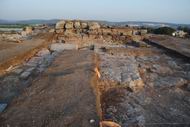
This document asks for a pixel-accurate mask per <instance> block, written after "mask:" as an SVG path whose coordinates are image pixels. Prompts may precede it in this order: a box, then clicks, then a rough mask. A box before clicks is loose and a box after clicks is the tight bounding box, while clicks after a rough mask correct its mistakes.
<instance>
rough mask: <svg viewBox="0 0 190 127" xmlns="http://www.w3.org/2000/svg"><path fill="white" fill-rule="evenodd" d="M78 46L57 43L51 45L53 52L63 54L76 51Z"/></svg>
mask: <svg viewBox="0 0 190 127" xmlns="http://www.w3.org/2000/svg"><path fill="white" fill-rule="evenodd" d="M74 49H77V46H76V45H74V44H63V43H55V44H51V45H50V50H51V51H56V52H61V51H63V50H74Z"/></svg>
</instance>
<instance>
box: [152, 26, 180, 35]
mask: <svg viewBox="0 0 190 127" xmlns="http://www.w3.org/2000/svg"><path fill="white" fill-rule="evenodd" d="M175 31H176V30H175V29H173V28H171V27H160V28H157V29H155V30H154V33H155V34H164V35H172V33H173V32H175Z"/></svg>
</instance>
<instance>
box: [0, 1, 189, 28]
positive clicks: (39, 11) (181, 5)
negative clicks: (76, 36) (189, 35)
mask: <svg viewBox="0 0 190 127" xmlns="http://www.w3.org/2000/svg"><path fill="white" fill-rule="evenodd" d="M55 18H61V19H94V20H109V21H158V22H159V21H162V22H172V23H188V24H190V0H0V19H8V20H10V19H11V20H23V19H24V20H25V19H55Z"/></svg>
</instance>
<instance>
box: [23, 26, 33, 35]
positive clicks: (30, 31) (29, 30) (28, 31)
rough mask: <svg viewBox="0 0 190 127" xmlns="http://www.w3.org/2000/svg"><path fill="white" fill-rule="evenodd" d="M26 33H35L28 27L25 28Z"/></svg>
mask: <svg viewBox="0 0 190 127" xmlns="http://www.w3.org/2000/svg"><path fill="white" fill-rule="evenodd" d="M25 32H26V34H31V33H32V32H33V28H32V27H31V26H27V27H26V28H25Z"/></svg>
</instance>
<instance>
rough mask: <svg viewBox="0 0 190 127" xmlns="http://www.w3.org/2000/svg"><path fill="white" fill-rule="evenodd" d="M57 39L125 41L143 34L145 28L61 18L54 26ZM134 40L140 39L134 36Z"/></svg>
mask: <svg viewBox="0 0 190 127" xmlns="http://www.w3.org/2000/svg"><path fill="white" fill-rule="evenodd" d="M55 32H56V34H57V40H58V42H59V40H64V41H65V40H67V39H68V40H77V41H78V40H79V39H82V40H93V39H96V40H97V39H99V40H106V41H120V42H126V41H127V40H130V39H131V37H132V36H133V35H145V34H146V33H147V31H146V30H138V29H134V28H130V27H123V28H119V27H111V26H105V25H102V24H100V23H98V22H90V21H79V20H62V21H59V22H57V24H56V26H55ZM134 38H135V39H136V40H139V39H142V38H137V37H134Z"/></svg>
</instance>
